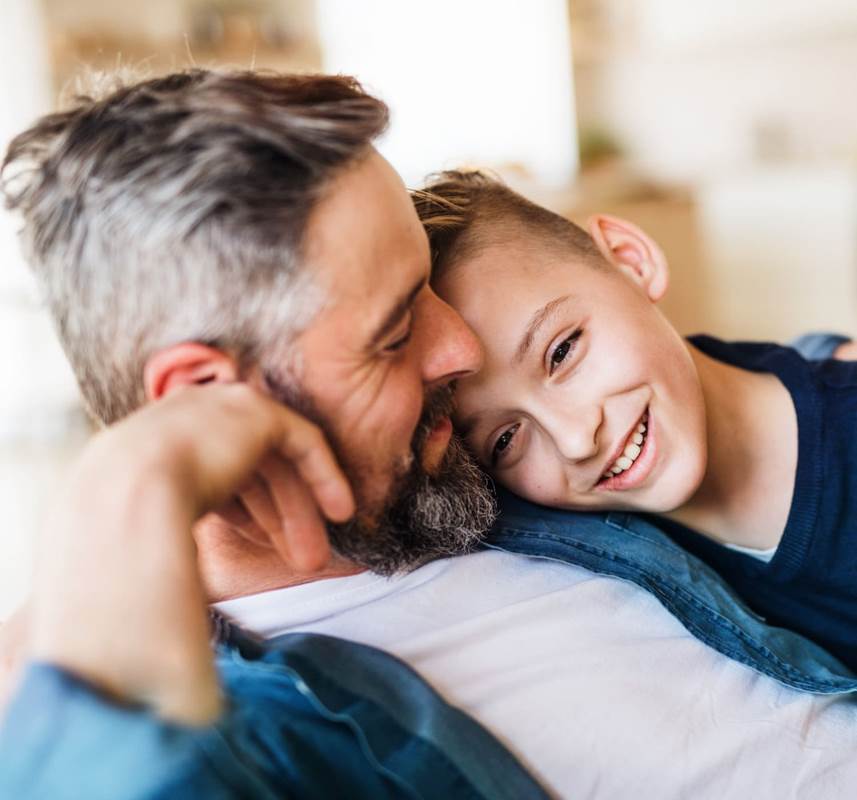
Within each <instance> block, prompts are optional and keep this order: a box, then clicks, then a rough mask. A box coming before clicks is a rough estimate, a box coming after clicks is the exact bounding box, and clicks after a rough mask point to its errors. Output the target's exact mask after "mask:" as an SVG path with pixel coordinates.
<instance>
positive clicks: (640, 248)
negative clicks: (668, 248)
mask: <svg viewBox="0 0 857 800" xmlns="http://www.w3.org/2000/svg"><path fill="white" fill-rule="evenodd" d="M587 228H588V229H589V235H590V236H591V237H592V239H593V241H594V242H595V244H596V246H597V247H598V249H599V250H600V251H601V255H602V256H604V258H605V259H606V260H607V261H608V263H610V264H612V265H613V266H615V267H617V268H618V269H620V270H622V272H624V273H625V274H626V275H628V277H630V278H631V279H632V280H633V281H634V282H635V283H637V284H639V285H640V286H641V287H642V288H643V289H644V290H645V291H646V294H647V295H648V296H649V299H650V300H651V301H652V302H653V303H656V302H657V301H658V300H660V299H661V298H662V297H663V296H664V294H666V291H667V286H669V280H670V273H669V266H668V265H667V259H666V257H665V256H664V254H663V251H662V250H661V248H660V247H658V244H657V242H655V240H654V239H652V238H651V237H649V236H648V235H647V234H646V233H644V232H643V231H642V230H641V229H640V228H638V227H637V226H636V225H634V224H633V223H631V222H628V221H627V220H624V219H620V218H619V217H611V216H610V215H608V214H595V215H594V216H592V217H590V218H589V220H588V221H587Z"/></svg>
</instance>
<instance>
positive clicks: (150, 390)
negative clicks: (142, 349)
mask: <svg viewBox="0 0 857 800" xmlns="http://www.w3.org/2000/svg"><path fill="white" fill-rule="evenodd" d="M237 380H238V365H237V364H236V362H235V359H234V358H233V357H232V356H231V355H229V354H228V353H224V352H223V351H222V350H218V349H217V348H214V347H208V346H207V345H204V344H198V343H196V342H183V343H182V344H176V345H173V346H172V347H167V348H165V349H164V350H160V351H158V352H157V353H155V354H154V355H153V356H151V357H150V358H149V360H148V361H147V362H146V366H145V367H144V368H143V386H144V387H145V390H146V399H147V400H157V399H159V398H161V397H164V396H165V395H167V394H169V393H170V392H171V391H173V390H174V389H178V388H180V387H182V386H190V385H191V384H201V383H234V382H235V381H237Z"/></svg>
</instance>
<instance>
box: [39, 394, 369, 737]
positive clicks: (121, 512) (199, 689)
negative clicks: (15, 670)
mask: <svg viewBox="0 0 857 800" xmlns="http://www.w3.org/2000/svg"><path fill="white" fill-rule="evenodd" d="M266 457H276V458H280V459H282V460H284V461H285V462H286V463H288V464H289V465H290V466H291V467H293V468H294V469H296V470H297V472H298V474H299V475H300V477H301V478H302V480H303V482H304V483H305V484H306V486H307V487H308V489H309V492H310V493H311V496H312V497H313V499H314V500H315V502H316V503H317V504H318V506H319V508H320V509H321V511H322V513H323V514H324V515H325V516H326V517H328V518H329V519H335V520H343V519H345V518H347V517H348V516H349V515H350V514H351V513H352V512H353V500H352V497H351V493H350V489H349V488H348V485H347V483H346V481H345V478H344V476H343V475H342V473H341V471H340V469H339V467H338V466H337V464H336V462H335V459H334V457H333V455H332V453H331V451H330V449H329V447H328V446H327V444H326V443H325V441H324V439H323V437H322V435H321V433H320V432H319V430H318V429H317V428H316V427H315V426H314V425H312V424H311V423H309V422H307V421H306V420H304V419H303V418H302V417H299V416H298V415H297V414H295V413H294V412H291V411H290V410H288V409H286V408H284V407H282V406H280V405H278V404H276V403H274V402H273V401H271V400H269V399H267V398H265V397H263V396H262V395H261V394H258V393H257V392H255V391H253V390H252V389H249V388H247V387H246V386H243V385H241V384H231V385H226V386H222V385H221V386H214V385H212V386H205V387H191V388H187V389H183V390H181V391H179V392H177V393H176V394H175V395H172V396H170V397H167V398H165V399H164V400H161V401H158V402H157V403H154V404H152V405H150V406H148V407H146V408H144V409H143V410H141V411H139V412H137V413H136V414H133V415H132V416H131V417H129V418H128V419H126V420H124V421H123V422H121V423H119V424H118V425H116V426H114V427H112V428H110V429H108V430H106V431H105V432H103V433H101V434H99V435H98V436H97V437H95V438H94V440H93V441H92V442H91V443H90V444H89V445H88V446H87V448H85V450H84V453H83V454H82V456H81V457H80V459H79V460H78V462H77V464H76V466H75V467H74V469H73V471H72V474H71V477H70V479H69V480H68V482H67V483H66V485H65V487H64V489H63V491H62V493H61V496H60V497H59V498H58V500H57V503H56V505H55V507H54V509H53V511H52V513H51V515H50V517H49V521H48V525H47V528H46V533H45V536H44V537H43V541H42V543H41V547H40V549H39V553H38V555H37V569H36V579H35V590H34V594H33V598H32V602H31V613H30V626H31V627H30V635H29V641H28V642H27V646H26V654H27V656H28V657H29V658H30V659H32V660H34V661H38V662H46V663H49V664H53V665H56V666H59V667H62V668H63V669H65V670H67V671H68V672H70V673H72V674H74V675H76V676H78V677H80V678H81V679H83V680H85V681H86V682H87V683H89V684H91V685H93V686H95V687H98V688H99V689H100V690H101V691H103V692H104V693H106V694H107V695H109V696H111V697H113V698H116V699H117V700H119V701H122V702H126V703H127V702H131V703H140V704H143V705H145V706H147V707H149V708H151V709H152V710H154V711H155V712H156V713H157V714H159V715H160V716H162V717H163V718H165V719H170V720H173V721H176V722H182V723H186V724H205V723H207V722H210V721H211V720H213V719H214V718H216V716H217V715H218V713H219V710H220V694H219V689H218V685H217V679H216V675H215V670H214V666H213V658H212V653H211V648H210V645H209V623H208V612H207V606H206V598H205V596H204V593H203V588H202V583H201V581H200V577H199V573H198V570H197V560H196V552H195V547H194V543H193V539H192V537H191V526H192V523H193V522H194V521H195V520H196V519H197V518H198V517H200V516H201V515H202V514H204V513H206V512H207V511H209V510H210V509H212V508H215V507H217V506H219V505H221V504H222V503H223V502H224V501H225V500H226V499H227V498H229V497H230V496H231V495H232V494H233V493H234V491H235V490H236V487H238V486H240V485H241V484H242V483H243V482H244V481H246V480H247V479H248V477H249V476H251V475H252V473H253V471H254V468H255V467H256V466H257V465H258V464H259V463H260V462H261V461H262V460H263V459H265V458H266ZM316 535H320V536H324V534H323V533H322V532H320V531H316ZM317 546H318V543H317V542H315V541H312V540H308V539H307V538H306V537H303V538H300V537H299V538H297V539H296V540H295V541H294V542H292V543H291V544H290V547H291V548H293V549H297V550H298V551H299V550H301V549H302V548H310V549H314V548H316V547H317ZM325 546H326V542H325ZM301 557H302V556H301V553H300V552H297V553H296V554H295V558H296V559H297V560H301Z"/></svg>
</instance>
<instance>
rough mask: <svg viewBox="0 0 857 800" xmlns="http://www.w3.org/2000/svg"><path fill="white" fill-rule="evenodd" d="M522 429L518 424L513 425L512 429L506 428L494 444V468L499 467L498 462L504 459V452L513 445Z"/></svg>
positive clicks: (492, 456) (492, 464)
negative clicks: (516, 435) (513, 440)
mask: <svg viewBox="0 0 857 800" xmlns="http://www.w3.org/2000/svg"><path fill="white" fill-rule="evenodd" d="M520 427H521V426H520V424H517V425H513V426H512V427H511V428H506V430H505V431H503V433H501V434H500V435H499V436H498V437H497V441H496V442H494V447H493V449H492V450H491V466H492V467H495V466H497V462H498V461H499V460H500V459H501V458H502V456H503V452H504V451H505V450H507V449H508V447H509V445H511V444H512V439H513V438H514V436H515V434H516V433H517V432H518V428H520Z"/></svg>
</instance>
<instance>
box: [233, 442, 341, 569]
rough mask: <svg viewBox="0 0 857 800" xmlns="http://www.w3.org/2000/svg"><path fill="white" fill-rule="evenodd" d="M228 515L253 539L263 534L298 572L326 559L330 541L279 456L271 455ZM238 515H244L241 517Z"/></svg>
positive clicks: (292, 471)
mask: <svg viewBox="0 0 857 800" xmlns="http://www.w3.org/2000/svg"><path fill="white" fill-rule="evenodd" d="M227 508H228V509H229V510H228V511H227V515H224V518H227V519H228V521H229V522H230V524H231V525H232V526H233V527H234V528H236V529H237V530H238V532H239V533H240V534H241V535H242V536H245V538H247V539H250V540H251V541H254V542H257V543H258V542H259V537H260V536H261V537H262V539H263V542H262V543H263V544H264V545H265V546H267V547H274V548H275V549H276V550H277V552H278V553H279V554H280V556H281V558H282V559H283V560H284V561H285V562H286V563H288V564H289V565H290V566H292V567H293V568H294V569H296V570H297V571H299V572H311V571H313V570H316V569H320V568H321V567H323V566H325V565H326V564H327V562H328V560H329V559H330V545H329V544H328V541H327V532H326V530H325V526H324V521H323V519H322V516H321V514H320V513H319V510H318V508H317V506H316V501H315V499H314V498H313V496H312V494H311V493H310V491H309V489H308V488H307V487H306V485H305V484H304V483H303V479H302V478H301V477H300V476H299V475H298V473H297V471H296V470H295V469H294V468H293V467H292V466H291V465H290V464H288V463H287V462H285V461H284V460H283V459H282V458H281V457H280V456H279V455H273V454H270V455H268V456H267V457H265V458H264V459H263V460H262V461H261V462H260V464H259V466H258V468H257V471H256V473H255V474H254V475H253V477H252V478H251V480H250V481H248V482H247V483H246V484H245V485H244V487H243V488H242V491H241V493H240V495H239V500H238V501H236V502H235V503H230V504H229V506H228V507H227ZM242 517H243V519H242Z"/></svg>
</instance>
